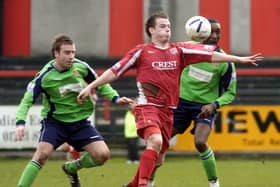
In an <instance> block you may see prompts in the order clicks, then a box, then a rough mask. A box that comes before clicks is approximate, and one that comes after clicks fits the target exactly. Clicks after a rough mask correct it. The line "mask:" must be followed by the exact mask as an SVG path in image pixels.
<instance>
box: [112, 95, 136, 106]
mask: <svg viewBox="0 0 280 187" xmlns="http://www.w3.org/2000/svg"><path fill="white" fill-rule="evenodd" d="M133 102H134V101H133V100H132V99H130V98H128V97H120V98H118V99H117V100H116V103H117V104H119V105H125V104H131V103H133Z"/></svg>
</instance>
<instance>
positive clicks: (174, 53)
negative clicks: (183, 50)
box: [170, 47, 178, 55]
mask: <svg viewBox="0 0 280 187" xmlns="http://www.w3.org/2000/svg"><path fill="white" fill-rule="evenodd" d="M170 53H171V54H172V55H176V54H177V53H178V50H177V48H175V47H173V48H171V49H170Z"/></svg>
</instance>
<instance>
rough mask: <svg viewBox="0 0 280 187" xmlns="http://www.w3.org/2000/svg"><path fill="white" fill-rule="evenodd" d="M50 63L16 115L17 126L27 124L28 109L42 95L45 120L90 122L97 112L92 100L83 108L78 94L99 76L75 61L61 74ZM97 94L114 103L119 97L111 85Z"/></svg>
mask: <svg viewBox="0 0 280 187" xmlns="http://www.w3.org/2000/svg"><path fill="white" fill-rule="evenodd" d="M54 62H55V61H54V60H52V61H50V62H48V63H47V64H46V65H45V66H44V67H43V68H42V69H41V71H40V72H39V73H38V74H37V75H36V77H35V78H34V79H33V80H32V81H30V83H29V84H28V86H27V89H26V92H25V94H24V96H23V98H22V100H21V102H20V104H19V107H18V110H17V113H16V123H17V124H25V119H26V116H27V113H28V110H29V108H30V107H31V106H32V104H34V102H35V100H36V99H37V98H38V96H40V95H42V105H43V109H42V111H41V116H42V118H48V117H52V118H54V119H57V120H59V121H62V122H76V121H80V120H83V119H87V118H88V117H89V116H90V115H91V114H92V112H93V110H94V103H93V101H92V96H91V95H90V96H88V97H87V98H86V99H85V101H84V102H83V104H79V103H78V102H77V96H78V94H79V92H80V91H81V90H82V89H83V88H85V87H86V85H87V84H88V83H90V82H92V81H94V80H95V79H97V77H98V75H97V74H96V72H95V71H94V70H93V69H92V68H90V66H89V65H88V64H87V63H85V62H83V61H81V60H79V59H74V62H73V64H72V66H71V68H70V69H68V70H65V71H59V70H58V69H56V68H55V66H54V65H53V63H54ZM96 91H97V93H99V94H101V95H103V96H107V97H108V98H109V99H110V100H112V101H113V100H115V99H116V98H117V97H118V96H119V95H118V93H117V91H116V90H114V89H113V88H112V87H111V86H110V85H109V84H105V85H102V86H99V87H98V88H97V89H96Z"/></svg>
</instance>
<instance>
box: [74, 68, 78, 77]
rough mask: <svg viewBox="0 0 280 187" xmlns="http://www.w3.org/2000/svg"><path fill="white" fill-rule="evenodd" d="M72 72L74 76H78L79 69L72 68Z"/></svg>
mask: <svg viewBox="0 0 280 187" xmlns="http://www.w3.org/2000/svg"><path fill="white" fill-rule="evenodd" d="M73 74H74V76H75V77H78V76H79V71H78V70H77V69H74V70H73Z"/></svg>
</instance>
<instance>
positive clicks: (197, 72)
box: [180, 49, 237, 107]
mask: <svg viewBox="0 0 280 187" xmlns="http://www.w3.org/2000/svg"><path fill="white" fill-rule="evenodd" d="M217 51H220V52H222V51H221V50H220V49H217ZM236 84H237V83H236V70H235V66H234V64H233V63H227V62H225V63H206V62H202V63H198V64H192V65H189V66H187V67H186V68H185V69H184V70H183V72H182V75H181V82H180V98H182V99H185V100H188V101H192V102H196V103H201V104H208V103H213V102H215V104H216V105H217V107H221V106H223V105H226V104H229V103H231V102H232V101H233V99H234V98H235V95H236Z"/></svg>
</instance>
